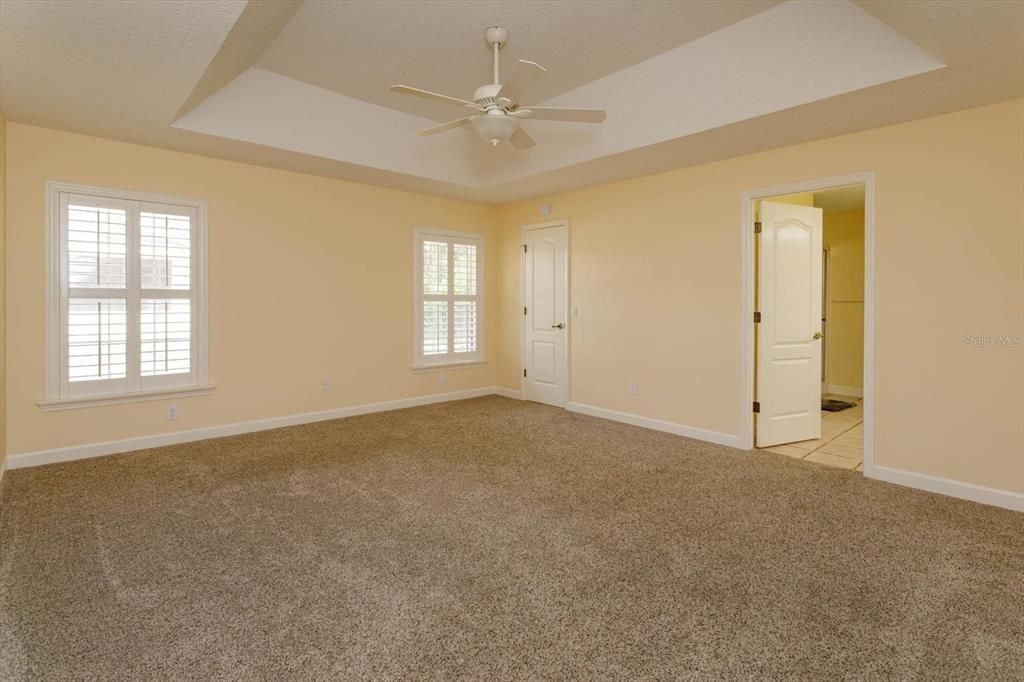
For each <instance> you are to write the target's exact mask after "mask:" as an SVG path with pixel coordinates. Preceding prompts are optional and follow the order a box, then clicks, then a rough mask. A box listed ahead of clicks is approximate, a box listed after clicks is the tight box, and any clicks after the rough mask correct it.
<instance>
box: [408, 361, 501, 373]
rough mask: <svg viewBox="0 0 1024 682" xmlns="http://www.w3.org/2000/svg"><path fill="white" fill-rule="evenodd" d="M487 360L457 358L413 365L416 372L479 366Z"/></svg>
mask: <svg viewBox="0 0 1024 682" xmlns="http://www.w3.org/2000/svg"><path fill="white" fill-rule="evenodd" d="M486 364H487V360H485V359H480V360H455V361H453V362H438V363H434V364H428V365H413V366H412V371H414V372H429V371H431V370H437V369H459V368H461V367H479V366H480V365H486Z"/></svg>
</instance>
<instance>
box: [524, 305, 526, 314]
mask: <svg viewBox="0 0 1024 682" xmlns="http://www.w3.org/2000/svg"><path fill="white" fill-rule="evenodd" d="M525 314H526V306H525V305H524V306H523V315H525Z"/></svg>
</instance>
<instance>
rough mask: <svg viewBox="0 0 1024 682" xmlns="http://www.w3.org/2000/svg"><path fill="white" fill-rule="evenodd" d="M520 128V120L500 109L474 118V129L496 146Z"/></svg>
mask: <svg viewBox="0 0 1024 682" xmlns="http://www.w3.org/2000/svg"><path fill="white" fill-rule="evenodd" d="M518 129H519V121H518V120H517V119H516V118H513V117H512V116H506V115H505V114H504V113H502V112H500V111H490V112H488V113H486V114H481V115H480V116H477V117H476V118H474V119H473V130H475V131H476V132H477V134H478V135H480V137H482V138H483V139H485V140H487V141H488V142H490V143H491V144H492V145H494V146H497V145H498V144H499V143H501V142H504V141H505V140H507V139H508V138H510V137H512V134H513V133H514V132H516V130H518Z"/></svg>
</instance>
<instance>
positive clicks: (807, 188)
mask: <svg viewBox="0 0 1024 682" xmlns="http://www.w3.org/2000/svg"><path fill="white" fill-rule="evenodd" d="M858 184H862V185H864V398H863V403H864V466H863V469H864V476H866V477H867V478H874V477H875V173H874V171H865V172H861V173H852V174H850V175H840V176H837V177H830V178H819V179H814V180H805V181H803V182H795V183H791V184H788V185H779V186H776V187H762V188H759V189H752V190H748V191H746V192H743V193H742V195H741V196H740V218H741V219H740V245H741V248H740V255H741V267H740V292H741V295H740V349H739V350H740V448H742V449H744V450H751V449H753V447H754V414H753V409H752V406H753V403H754V353H755V352H756V349H755V348H754V286H755V283H754V228H753V225H754V211H753V203H754V202H755V201H757V200H760V199H769V198H771V197H774V196H779V195H780V194H796V193H799V192H814V191H820V190H825V189H831V188H833V187H841V186H843V185H858Z"/></svg>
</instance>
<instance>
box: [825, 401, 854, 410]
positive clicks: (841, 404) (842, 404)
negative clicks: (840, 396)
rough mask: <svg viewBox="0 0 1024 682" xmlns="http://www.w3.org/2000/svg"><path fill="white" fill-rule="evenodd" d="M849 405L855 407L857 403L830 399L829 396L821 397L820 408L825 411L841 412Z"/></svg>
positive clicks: (848, 407)
mask: <svg viewBox="0 0 1024 682" xmlns="http://www.w3.org/2000/svg"><path fill="white" fill-rule="evenodd" d="M851 407H857V403H848V402H846V401H845V400H832V399H829V398H822V399H821V409H823V410H825V411H826V412H842V411H843V410H848V409H850V408H851Z"/></svg>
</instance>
